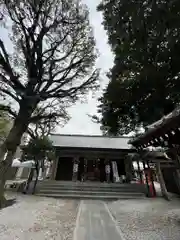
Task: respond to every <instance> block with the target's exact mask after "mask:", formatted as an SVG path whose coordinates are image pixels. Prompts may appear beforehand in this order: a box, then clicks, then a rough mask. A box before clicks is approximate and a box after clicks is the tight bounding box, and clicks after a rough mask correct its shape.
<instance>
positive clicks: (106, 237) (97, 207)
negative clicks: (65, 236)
mask: <svg viewBox="0 0 180 240" xmlns="http://www.w3.org/2000/svg"><path fill="white" fill-rule="evenodd" d="M110 239H112V240H124V239H122V236H121V233H120V232H119V229H117V227H116V225H115V223H114V221H113V219H112V216H111V214H110V213H109V211H108V209H107V207H106V203H104V202H101V201H91V200H89V201H84V200H82V201H81V203H80V206H79V213H78V216H77V221H76V229H75V232H74V238H73V240H110Z"/></svg>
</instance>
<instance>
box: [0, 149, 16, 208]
mask: <svg viewBox="0 0 180 240" xmlns="http://www.w3.org/2000/svg"><path fill="white" fill-rule="evenodd" d="M13 155H14V152H13V151H9V152H8V154H7V156H6V160H5V161H2V162H0V208H2V207H4V205H5V202H6V200H5V197H4V185H5V182H6V178H7V173H8V170H9V169H10V167H11V164H12V158H13Z"/></svg>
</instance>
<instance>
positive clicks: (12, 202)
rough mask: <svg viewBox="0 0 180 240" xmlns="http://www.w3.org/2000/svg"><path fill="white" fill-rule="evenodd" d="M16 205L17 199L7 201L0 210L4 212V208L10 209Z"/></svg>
mask: <svg viewBox="0 0 180 240" xmlns="http://www.w3.org/2000/svg"><path fill="white" fill-rule="evenodd" d="M15 203H16V198H11V199H7V200H6V201H5V203H4V204H3V206H2V208H0V210H2V209H3V208H7V207H10V206H12V205H14V204H15Z"/></svg>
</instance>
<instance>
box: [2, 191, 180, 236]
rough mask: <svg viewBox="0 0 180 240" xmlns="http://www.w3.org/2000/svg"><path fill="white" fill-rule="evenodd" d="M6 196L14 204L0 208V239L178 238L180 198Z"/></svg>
mask: <svg viewBox="0 0 180 240" xmlns="http://www.w3.org/2000/svg"><path fill="white" fill-rule="evenodd" d="M8 194H9V193H8ZM9 197H11V198H12V197H16V203H15V204H14V205H12V206H10V207H7V208H4V209H2V210H0V240H24V239H26V240H34V239H38V240H180V199H173V200H172V201H170V202H167V201H165V200H163V199H162V198H156V199H138V200H135V199H134V200H119V201H115V202H103V201H93V200H82V201H78V200H65V199H64V200H63V199H54V198H45V197H37V196H30V195H29V196H28V195H21V194H16V195H15V193H13V194H10V195H9Z"/></svg>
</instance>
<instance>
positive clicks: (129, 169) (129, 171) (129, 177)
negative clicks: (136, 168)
mask: <svg viewBox="0 0 180 240" xmlns="http://www.w3.org/2000/svg"><path fill="white" fill-rule="evenodd" d="M124 161H125V162H124V164H125V171H126V182H127V183H130V182H131V180H132V157H131V156H129V155H127V156H126V158H125V160H124Z"/></svg>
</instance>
